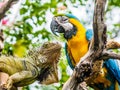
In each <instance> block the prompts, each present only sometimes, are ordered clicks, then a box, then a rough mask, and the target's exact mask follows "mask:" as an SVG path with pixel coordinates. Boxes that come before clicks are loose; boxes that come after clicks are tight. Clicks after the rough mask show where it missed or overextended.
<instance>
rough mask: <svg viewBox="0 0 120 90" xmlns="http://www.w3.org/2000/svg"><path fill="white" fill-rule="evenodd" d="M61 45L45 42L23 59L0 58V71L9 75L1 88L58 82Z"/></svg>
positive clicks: (8, 88)
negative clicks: (36, 82) (37, 82)
mask: <svg viewBox="0 0 120 90" xmlns="http://www.w3.org/2000/svg"><path fill="white" fill-rule="evenodd" d="M60 50H61V45H60V44H59V43H52V42H46V43H44V44H43V45H42V46H41V47H38V48H36V49H33V50H31V51H29V53H28V55H27V56H26V57H25V58H17V57H12V56H1V57H0V71H1V72H5V73H7V74H8V75H9V78H8V80H7V82H6V84H5V85H3V86H2V87H4V88H6V89H7V90H13V89H11V87H12V86H13V85H14V86H15V87H19V86H25V85H29V84H31V83H33V82H34V81H36V80H38V81H39V82H40V83H41V84H51V83H54V82H58V73H57V63H58V60H59V57H60Z"/></svg>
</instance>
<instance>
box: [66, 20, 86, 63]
mask: <svg viewBox="0 0 120 90" xmlns="http://www.w3.org/2000/svg"><path fill="white" fill-rule="evenodd" d="M69 21H70V22H71V23H72V24H74V25H75V26H76V27H77V30H78V31H77V33H76V35H75V36H72V38H71V39H69V40H68V42H67V45H68V48H69V50H70V52H71V54H72V57H73V59H74V60H75V63H76V64H77V63H78V62H79V60H80V58H81V57H83V56H84V55H85V54H86V52H87V51H88V41H87V39H86V34H85V33H86V30H85V28H84V27H83V25H82V24H81V23H80V22H79V21H78V20H75V19H70V20H69Z"/></svg>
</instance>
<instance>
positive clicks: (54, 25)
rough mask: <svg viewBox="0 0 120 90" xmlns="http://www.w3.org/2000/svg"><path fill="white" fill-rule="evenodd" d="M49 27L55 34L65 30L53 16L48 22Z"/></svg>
mask: <svg viewBox="0 0 120 90" xmlns="http://www.w3.org/2000/svg"><path fill="white" fill-rule="evenodd" d="M50 28H51V31H52V33H53V34H55V35H56V36H58V34H57V33H64V32H65V30H64V28H63V27H62V24H61V23H60V22H59V21H58V20H57V18H56V17H53V19H52V22H51V24H50Z"/></svg>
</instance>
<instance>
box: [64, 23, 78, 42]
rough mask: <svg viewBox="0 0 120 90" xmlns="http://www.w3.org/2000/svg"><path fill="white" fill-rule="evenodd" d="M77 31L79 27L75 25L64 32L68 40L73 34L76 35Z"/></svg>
mask: <svg viewBox="0 0 120 90" xmlns="http://www.w3.org/2000/svg"><path fill="white" fill-rule="evenodd" d="M76 32H77V28H76V27H75V26H74V25H73V29H71V30H69V31H66V32H65V33H64V38H65V39H66V40H68V39H71V38H72V36H73V35H76Z"/></svg>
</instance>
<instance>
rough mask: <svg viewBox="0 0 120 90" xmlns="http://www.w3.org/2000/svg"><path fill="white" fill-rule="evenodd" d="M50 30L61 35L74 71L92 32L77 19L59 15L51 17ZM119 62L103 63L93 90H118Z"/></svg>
mask: <svg viewBox="0 0 120 90" xmlns="http://www.w3.org/2000/svg"><path fill="white" fill-rule="evenodd" d="M50 27H51V30H52V32H53V33H54V34H55V35H57V34H56V33H63V35H64V38H65V39H66V40H67V43H66V44H65V52H66V56H67V60H68V64H69V66H70V67H71V68H72V69H74V67H75V65H76V64H77V63H78V62H79V60H80V58H81V57H83V56H84V55H85V54H86V52H87V51H88V47H89V43H90V40H91V38H92V36H93V31H92V30H90V29H89V30H86V29H85V28H84V26H83V25H82V24H81V23H80V21H79V19H78V18H77V17H75V16H74V15H72V14H59V15H56V16H54V17H53V19H52V22H51V25H50ZM119 85H120V61H118V60H114V59H109V60H106V61H104V64H103V68H102V69H101V73H100V74H99V75H98V77H97V78H96V79H95V80H94V84H93V85H92V87H93V88H94V89H95V90H120V87H119Z"/></svg>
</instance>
